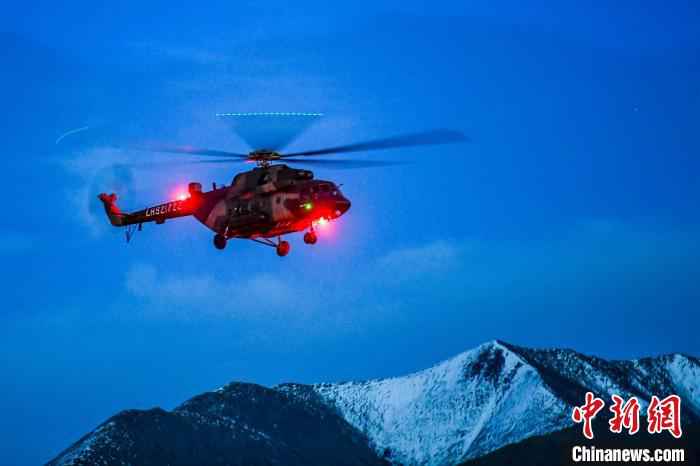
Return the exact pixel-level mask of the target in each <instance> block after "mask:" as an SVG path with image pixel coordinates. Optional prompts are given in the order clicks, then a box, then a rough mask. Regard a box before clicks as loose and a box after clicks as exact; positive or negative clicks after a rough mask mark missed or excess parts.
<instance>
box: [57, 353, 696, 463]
mask: <svg viewBox="0 0 700 466" xmlns="http://www.w3.org/2000/svg"><path fill="white" fill-rule="evenodd" d="M586 391H592V392H594V393H596V395H598V396H601V397H603V398H604V399H606V402H609V399H610V395H612V394H613V393H615V394H620V395H621V396H623V397H625V398H626V397H629V396H637V397H638V398H639V399H640V403H641V404H642V405H643V406H645V404H646V403H648V400H649V398H650V397H651V395H657V396H666V395H668V394H670V393H678V394H679V395H680V396H681V397H682V399H683V418H684V420H685V421H687V422H696V421H698V420H700V360H698V359H697V358H695V357H693V356H689V355H682V354H680V353H672V354H668V355H661V356H656V357H648V358H640V359H633V360H621V361H609V360H605V359H602V358H597V357H594V356H587V355H583V354H581V353H577V352H576V351H574V350H571V349H556V348H548V349H530V348H525V347H520V346H517V345H512V344H510V343H506V342H503V341H501V340H492V341H489V342H487V343H484V344H482V345H479V346H478V347H476V348H474V349H471V350H468V351H465V352H462V353H460V354H458V355H456V356H454V357H452V358H449V359H447V360H445V361H442V362H440V363H438V364H436V365H434V366H432V367H429V368H427V369H423V370H421V371H417V372H414V373H411V374H408V375H404V376H397V377H389V378H384V379H373V380H367V381H347V382H340V383H319V384H312V385H308V384H296V383H284V384H279V385H276V386H274V387H270V388H267V387H262V386H259V385H255V384H244V383H241V382H232V383H229V384H227V385H224V386H223V387H221V388H219V389H217V390H215V391H212V392H206V393H203V394H201V395H197V396H195V397H193V398H192V399H190V400H187V401H185V402H184V403H183V404H181V405H180V406H178V407H177V408H175V409H174V410H172V411H164V410H161V409H159V408H155V409H153V410H147V411H138V410H127V411H123V412H122V413H119V414H117V415H116V416H113V417H112V418H110V419H109V420H108V421H106V422H105V423H103V424H101V425H100V426H98V428H97V429H95V430H94V431H93V432H91V433H89V434H87V435H86V436H84V437H83V438H81V439H80V440H79V441H78V442H76V443H75V444H74V445H72V446H71V447H70V448H68V449H67V450H65V451H64V452H63V453H61V454H60V455H59V456H57V457H56V458H55V459H54V460H52V461H51V462H50V463H49V464H51V465H77V464H91V463H90V462H89V461H93V463H94V462H99V461H107V463H108V464H128V463H137V464H159V463H161V462H162V461H163V460H166V461H167V462H169V464H173V465H174V464H192V463H198V464H251V465H255V464H274V463H275V462H277V463H279V464H348V465H349V464H388V463H394V464H420V465H444V464H458V463H462V462H465V461H469V460H472V459H476V458H480V457H484V456H485V455H488V454H490V453H492V452H495V451H497V450H499V449H501V448H503V447H505V446H508V445H514V444H519V443H520V442H523V441H525V440H527V439H530V438H537V437H541V436H547V435H549V434H552V433H556V432H560V431H563V430H566V429H570V428H571V427H572V426H573V422H572V421H571V418H570V414H571V409H572V407H573V406H574V405H578V404H581V403H582V402H583V397H584V394H585V392H586ZM137 434H138V435H137ZM205 434H206V435H205ZM216 439H218V440H216ZM139 442H140V443H139ZM81 461H82V462H81Z"/></svg>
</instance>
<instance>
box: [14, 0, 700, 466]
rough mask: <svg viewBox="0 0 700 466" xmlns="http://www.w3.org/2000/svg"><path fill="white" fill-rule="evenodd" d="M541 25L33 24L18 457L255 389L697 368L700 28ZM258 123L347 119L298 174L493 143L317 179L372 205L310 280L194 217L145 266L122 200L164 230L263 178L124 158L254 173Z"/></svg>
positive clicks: (365, 9) (318, 141) (407, 11)
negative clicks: (492, 351) (495, 362)
mask: <svg viewBox="0 0 700 466" xmlns="http://www.w3.org/2000/svg"><path fill="white" fill-rule="evenodd" d="M520 3H521V2H497V3H494V2H468V3H466V4H465V3H464V2H458V3H457V2H455V3H454V4H452V3H436V2H430V4H429V5H427V4H407V3H406V2H379V3H377V2H372V3H363V2H359V3H355V4H354V5H353V6H345V7H336V6H333V7H332V8H331V7H329V6H326V5H324V4H323V3H319V4H312V3H307V4H304V5H301V4H296V5H295V6H294V7H293V8H292V7H288V6H283V5H275V4H266V6H264V7H261V6H257V5H255V4H254V3H247V4H246V3H238V2H237V3H236V4H235V5H233V4H231V3H230V2H221V3H213V4H211V5H208V6H207V7H206V8H204V7H201V6H200V5H189V6H174V5H172V4H170V3H161V4H156V3H152V4H149V5H145V6H144V5H137V4H132V3H128V2H127V3H124V4H123V5H119V6H115V5H112V6H111V7H110V9H109V10H107V9H105V10H101V9H99V8H96V7H95V6H94V5H82V4H78V3H72V4H69V5H67V6H60V7H58V6H55V5H53V4H52V3H48V2H47V3H46V4H45V5H43V6H41V5H37V4H33V5H32V6H31V8H29V7H14V8H16V9H15V10H10V14H9V15H4V16H3V18H2V19H0V47H2V48H3V56H4V57H6V58H5V61H4V63H5V64H4V66H3V74H2V76H0V88H2V89H3V94H4V97H3V102H4V105H5V107H6V112H5V115H4V117H3V128H4V129H5V131H4V143H5V156H4V157H3V158H2V161H0V167H1V168H2V169H3V173H4V175H5V176H4V177H3V178H4V179H3V187H4V193H5V199H6V203H5V215H3V219H2V220H0V222H2V223H1V225H0V226H1V227H2V228H1V229H0V257H2V263H3V265H4V267H3V270H4V273H3V281H2V285H0V289H1V290H2V294H3V296H4V297H5V299H4V305H3V307H2V309H3V311H2V314H0V319H1V320H2V324H1V325H0V349H1V350H2V354H3V358H2V359H0V371H1V372H2V374H3V377H2V378H1V379H0V408H1V411H2V412H3V413H4V415H3V416H2V420H0V436H2V438H3V440H4V441H3V442H2V445H0V457H2V458H5V459H7V460H6V462H7V463H8V464H36V463H37V462H40V461H45V460H48V459H49V458H50V457H52V456H53V455H54V454H56V453H57V452H58V451H59V450H61V449H62V448H64V447H65V446H67V445H68V444H69V443H70V442H72V441H74V440H77V439H78V438H79V436H80V435H82V434H83V433H85V432H87V431H88V430H89V429H91V428H92V427H94V426H95V425H97V424H98V423H99V422H101V421H103V420H104V419H106V418H107V417H108V416H110V415H111V414H114V413H115V412H117V411H118V410H121V409H125V408H149V407H152V406H156V405H159V406H163V407H165V408H171V407H173V406H174V405H176V404H177V403H179V402H180V401H182V400H184V399H186V398H187V397H189V396H192V395H194V394H196V393H198V392H201V391H205V390H210V389H213V388H216V387H217V386H219V385H221V384H224V383H226V382H228V381H231V380H246V381H252V382H257V383H262V384H266V385H271V384H275V383H279V382H284V381H298V382H318V381H337V380H346V379H364V378H371V377H383V376H392V375H400V374H403V373H406V372H409V371H413V370H417V369H420V368H423V367H426V366H428V365H430V364H433V363H435V362H437V361H439V360H442V359H444V358H447V357H449V356H452V355H454V354H456V353H458V352H461V351H463V350H466V349H468V348H471V347H474V346H476V345H478V344H480V343H482V342H484V341H487V340H491V339H495V338H499V339H503V340H506V341H509V342H513V343H516V344H522V345H529V346H565V347H571V348H574V349H577V350H579V351H582V352H586V353H591V354H596V355H600V356H603V357H609V358H631V357H640V356H646V355H654V354H659V353H664V352H674V351H680V352H686V353H691V354H696V355H697V354H698V352H699V349H700V348H699V347H698V343H697V339H696V338H695V332H694V331H693V330H694V329H696V328H697V326H698V323H700V322H699V321H698V312H697V310H698V306H699V304H700V291H699V290H698V287H697V283H696V282H697V276H698V272H700V265H699V264H700V241H699V240H698V233H699V232H700V228H699V227H700V225H699V224H698V220H697V212H698V211H699V208H700V183H698V168H700V163H699V162H698V159H697V154H698V148H699V147H700V142H699V140H698V137H697V132H698V131H697V130H698V121H700V119H699V118H698V117H700V110H699V109H700V105H698V104H700V64H699V63H698V59H697V57H698V56H699V54H698V51H699V49H700V37H699V34H700V28H698V27H697V24H698V20H699V19H700V13H699V12H698V8H697V6H696V5H694V4H693V2H685V3H684V2H675V3H674V4H673V5H674V6H673V8H671V7H669V6H667V5H666V4H663V3H662V2H658V3H655V4H652V3H646V4H645V5H644V6H640V5H639V4H638V2H616V3H615V6H610V5H603V4H598V5H597V6H595V5H593V4H592V3H590V4H589V3H587V2H586V3H583V2H557V6H556V7H555V6H552V3H550V2H547V3H545V2H533V3H528V5H527V6H522V5H520ZM239 111H240V112H246V111H309V112H317V111H319V112H323V113H324V114H325V116H324V117H323V118H322V119H321V120H320V121H319V122H318V123H317V124H316V125H315V126H313V127H312V128H310V129H309V130H308V131H307V132H306V133H304V134H303V135H302V136H301V137H300V138H299V139H298V140H297V141H295V142H294V143H293V144H292V146H290V149H301V148H304V149H312V148H315V147H322V146H326V145H330V144H336V143H344V142H353V141H357V140H363V139H368V138H375V137H384V136H390V135H393V134H400V133H403V132H408V131H418V130H424V129H430V128H443V127H446V128H453V129H458V130H461V131H463V132H465V133H466V134H467V135H469V137H470V138H471V139H472V142H471V143H469V144H464V145H458V146H449V147H437V148H414V149H407V150H401V151H393V152H387V153H386V154H379V153H373V154H366V155H365V154H360V155H358V158H378V157H381V158H382V159H388V160H397V161H398V160H400V161H408V162H410V163H409V164H406V165H398V166H394V167H389V168H384V169H380V170H377V169H373V170H354V171H326V170H315V173H316V176H317V177H318V178H323V179H331V180H334V181H335V182H337V183H343V191H344V193H345V194H346V195H347V196H348V197H349V198H350V199H351V200H352V202H353V207H352V209H351V210H350V211H349V213H348V214H347V215H346V216H344V217H343V218H342V219H340V220H339V221H338V222H337V223H336V224H334V225H332V228H331V229H330V230H329V231H328V232H327V233H326V234H324V235H323V236H322V238H321V239H320V241H319V243H318V244H317V245H315V246H314V247H309V246H306V245H304V244H303V243H302V241H301V239H300V238H299V237H293V238H292V240H291V241H292V252H291V254H290V255H289V256H288V257H286V258H284V259H279V258H278V257H277V256H276V255H274V253H273V251H272V250H270V249H268V248H264V247H261V246H259V245H256V244H253V243H247V242H242V241H236V242H232V243H231V244H229V246H228V247H227V249H226V250H225V251H224V252H223V253H222V252H220V251H217V250H215V249H214V248H213V247H212V245H211V233H210V232H209V231H208V230H206V229H204V228H203V227H202V226H201V225H199V224H197V223H196V221H194V220H193V219H183V220H179V221H173V222H168V223H166V224H165V225H162V226H153V225H147V226H146V227H145V229H144V231H143V232H142V233H140V234H138V235H137V237H136V238H135V240H134V241H133V242H132V243H131V244H129V245H128V246H127V245H125V244H124V241H123V236H122V234H123V232H122V231H116V230H115V229H113V228H112V227H111V226H109V225H108V224H107V221H106V219H104V218H103V215H102V212H101V211H100V206H99V205H98V204H97V200H96V198H95V195H96V194H98V193H99V192H101V191H108V190H116V191H117V192H118V193H119V194H120V204H121V205H122V206H123V207H126V208H140V207H143V206H145V205H149V204H151V203H155V202H159V201H161V200H164V199H167V198H168V196H170V195H171V194H172V192H173V189H174V188H175V187H177V186H182V185H183V184H184V183H187V182H188V181H201V182H202V183H203V184H205V185H208V184H209V183H210V182H212V181H216V182H219V183H229V182H230V180H231V178H232V177H233V175H234V174H235V173H236V171H237V170H239V169H243V167H241V166H235V165H232V166H231V167H222V166H215V167H213V168H212V167H193V166H184V165H163V164H155V165H152V166H148V167H140V166H136V167H135V168H129V169H124V168H120V166H119V164H123V163H127V162H128V163H132V164H137V165H138V164H140V163H150V162H158V163H160V162H165V161H167V160H168V159H172V156H152V157H151V156H148V157H147V156H146V155H145V154H143V153H134V152H129V151H118V150H114V149H111V148H109V147H106V146H105V145H104V144H103V143H102V141H105V140H118V141H122V142H125V141H126V142H128V141H133V140H139V141H144V140H148V141H157V142H168V143H182V144H192V145H199V146H206V147H212V148H219V149H223V150H227V149H228V150H233V151H241V150H245V146H244V145H243V144H242V142H241V141H240V140H239V139H238V138H237V137H236V136H235V135H233V134H231V132H230V131H229V130H228V129H227V128H226V127H225V126H223V125H222V124H221V122H218V121H217V120H216V119H215V118H214V114H215V113H217V112H239ZM84 126H88V127H89V128H90V130H88V131H85V132H84V133H82V134H81V135H80V137H77V138H71V139H70V141H69V139H68V138H67V139H66V140H65V141H64V142H62V143H61V144H59V145H56V144H54V141H55V140H56V138H57V137H59V135H61V134H62V133H64V132H66V131H69V130H72V129H75V128H81V127H84ZM68 142H70V143H68Z"/></svg>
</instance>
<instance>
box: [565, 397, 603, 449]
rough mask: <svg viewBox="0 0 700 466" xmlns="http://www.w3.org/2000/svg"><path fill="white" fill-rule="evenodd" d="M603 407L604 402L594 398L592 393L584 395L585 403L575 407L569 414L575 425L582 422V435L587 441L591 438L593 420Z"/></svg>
mask: <svg viewBox="0 0 700 466" xmlns="http://www.w3.org/2000/svg"><path fill="white" fill-rule="evenodd" d="M604 406H605V402H604V401H603V400H601V399H600V398H596V397H595V396H594V395H593V393H591V392H587V393H586V403H585V404H584V405H583V406H576V407H575V408H574V412H573V413H571V419H573V421H574V422H575V423H576V424H579V423H581V422H583V435H584V436H585V437H586V438H587V439H592V438H593V425H592V422H593V419H594V418H595V417H596V415H597V414H598V413H599V412H600V410H601V409H603V407H604Z"/></svg>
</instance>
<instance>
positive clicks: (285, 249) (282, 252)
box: [277, 241, 292, 257]
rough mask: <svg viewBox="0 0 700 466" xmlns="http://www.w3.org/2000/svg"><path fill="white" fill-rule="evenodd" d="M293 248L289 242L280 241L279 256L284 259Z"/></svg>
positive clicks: (278, 246)
mask: <svg viewBox="0 0 700 466" xmlns="http://www.w3.org/2000/svg"><path fill="white" fill-rule="evenodd" d="M291 248H292V247H291V246H290V245H289V243H288V242H287V241H280V242H279V244H278V245H277V255H278V256H280V257H284V256H286V255H287V254H289V250H290V249H291Z"/></svg>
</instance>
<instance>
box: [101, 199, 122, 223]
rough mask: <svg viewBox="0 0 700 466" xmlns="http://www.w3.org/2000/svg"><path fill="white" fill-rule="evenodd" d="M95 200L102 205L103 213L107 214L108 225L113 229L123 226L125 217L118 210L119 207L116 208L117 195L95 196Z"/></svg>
mask: <svg viewBox="0 0 700 466" xmlns="http://www.w3.org/2000/svg"><path fill="white" fill-rule="evenodd" d="M97 198H98V199H99V200H101V201H102V204H104V207H105V212H106V213H107V217H109V221H110V223H111V224H112V225H114V226H115V227H119V226H122V225H124V217H125V215H124V214H123V213H122V212H121V210H119V207H117V195H116V194H114V193H112V194H106V193H102V194H100V195H99V196H97Z"/></svg>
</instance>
